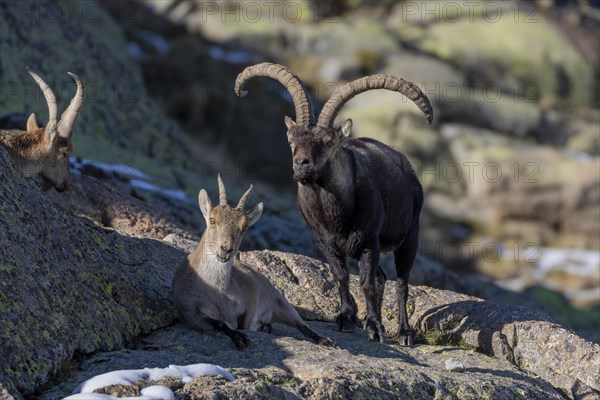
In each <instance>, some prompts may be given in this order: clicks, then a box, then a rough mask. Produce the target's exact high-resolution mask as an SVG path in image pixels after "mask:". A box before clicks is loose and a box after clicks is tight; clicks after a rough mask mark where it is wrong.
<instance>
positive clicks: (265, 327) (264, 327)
mask: <svg viewBox="0 0 600 400" xmlns="http://www.w3.org/2000/svg"><path fill="white" fill-rule="evenodd" d="M258 330H259V331H261V332H267V333H273V326H272V325H271V324H269V323H266V322H259V326H258Z"/></svg>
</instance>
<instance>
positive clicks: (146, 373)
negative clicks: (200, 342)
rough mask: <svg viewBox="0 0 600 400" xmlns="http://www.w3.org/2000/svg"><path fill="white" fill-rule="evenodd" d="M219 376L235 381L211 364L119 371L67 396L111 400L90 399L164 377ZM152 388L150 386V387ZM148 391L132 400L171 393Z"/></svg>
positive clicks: (187, 378) (82, 385) (156, 390)
mask: <svg viewBox="0 0 600 400" xmlns="http://www.w3.org/2000/svg"><path fill="white" fill-rule="evenodd" d="M215 375H217V376H218V375H220V376H223V377H224V378H225V379H227V380H229V381H233V380H235V377H234V376H233V375H232V374H231V373H229V372H228V371H226V370H225V369H223V368H222V367H219V366H218V365H213V364H193V365H184V366H179V365H169V366H168V367H167V368H144V369H130V370H121V371H112V372H107V373H106V374H102V375H97V376H95V377H93V378H91V379H88V380H87V381H85V382H83V383H82V384H80V385H79V386H77V387H76V388H75V390H74V391H73V394H74V396H69V397H67V399H69V400H77V399H82V400H83V399H90V400H92V399H96V398H97V399H112V397H91V396H95V394H93V392H94V390H97V389H100V388H103V387H106V386H112V385H126V386H129V385H131V384H132V383H135V382H138V381H159V380H161V379H162V378H165V377H171V378H181V380H182V381H183V382H184V383H188V382H191V381H192V379H194V378H196V377H198V376H215ZM150 388H152V386H151V387H150ZM150 388H146V389H149V390H147V391H146V392H144V391H142V395H143V396H142V397H134V399H149V400H151V399H166V400H169V397H166V398H164V397H150V396H159V395H160V396H163V395H164V394H165V393H167V394H168V392H166V391H165V390H164V389H166V390H168V391H169V392H171V393H173V392H172V391H171V390H169V389H167V388H163V387H156V386H154V388H153V389H150ZM78 394H86V395H85V397H77V396H78Z"/></svg>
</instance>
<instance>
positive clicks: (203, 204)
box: [198, 189, 212, 221]
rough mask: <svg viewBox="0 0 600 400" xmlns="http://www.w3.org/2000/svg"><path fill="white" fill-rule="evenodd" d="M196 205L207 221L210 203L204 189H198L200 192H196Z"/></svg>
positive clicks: (210, 207)
mask: <svg viewBox="0 0 600 400" xmlns="http://www.w3.org/2000/svg"><path fill="white" fill-rule="evenodd" d="M198 205H199V206H200V212H202V215H203V216H204V219H205V220H207V221H208V218H209V214H210V210H212V203H211V202H210V199H209V198H208V193H206V190H204V189H202V190H200V193H198Z"/></svg>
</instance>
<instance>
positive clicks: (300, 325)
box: [273, 297, 336, 346]
mask: <svg viewBox="0 0 600 400" xmlns="http://www.w3.org/2000/svg"><path fill="white" fill-rule="evenodd" d="M273 322H281V323H282V324H286V325H288V326H292V327H294V328H296V329H298V330H299V331H300V332H301V333H302V334H303V335H304V337H305V338H306V339H308V340H310V341H311V342H313V343H316V344H319V345H322V346H335V345H336V344H335V342H334V341H333V340H331V339H329V338H328V337H324V336H321V335H319V334H318V333H317V332H315V331H314V330H312V329H311V328H310V327H309V326H308V325H307V324H306V322H304V321H303V320H302V318H301V317H300V315H299V314H298V311H296V309H295V308H294V306H292V305H291V304H290V303H289V302H288V301H287V300H286V299H285V298H283V297H280V298H279V299H277V306H276V308H275V311H274V312H273Z"/></svg>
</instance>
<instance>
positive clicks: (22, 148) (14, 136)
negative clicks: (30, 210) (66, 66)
mask: <svg viewBox="0 0 600 400" xmlns="http://www.w3.org/2000/svg"><path fill="white" fill-rule="evenodd" d="M27 71H28V72H29V74H30V75H31V76H32V77H33V79H34V80H35V82H36V83H37V84H38V86H39V87H40V89H41V90H42V92H43V93H44V97H45V99H46V103H47V105H48V118H49V119H48V124H46V127H43V128H40V127H39V126H38V124H37V121H36V117H35V114H31V115H30V116H29V119H28V120H27V130H25V131H23V130H18V129H12V130H0V144H1V145H3V146H4V147H5V148H6V149H7V151H8V153H9V154H10V155H11V157H12V159H13V160H14V162H15V163H16V165H17V166H18V167H19V169H20V170H21V171H22V172H23V173H24V174H25V175H26V176H34V175H37V174H40V175H41V176H42V177H43V178H44V179H45V180H46V181H47V182H49V183H50V184H52V186H54V188H55V189H56V190H58V191H61V192H62V191H64V190H66V189H67V188H68V187H69V184H70V181H71V175H70V173H69V157H70V156H71V153H72V151H73V146H72V144H71V136H72V134H73V125H74V124H75V120H76V119H77V116H78V115H79V111H80V109H81V106H82V104H83V97H84V88H83V84H82V83H81V80H80V79H79V77H78V76H77V75H75V74H73V73H71V72H68V74H69V76H71V78H73V80H74V81H75V83H76V84H77V92H76V93H75V96H74V97H73V99H72V100H71V103H70V104H69V107H67V109H66V110H65V112H64V113H63V114H62V116H61V117H60V119H58V117H57V105H56V97H55V96H54V93H53V92H52V89H50V87H49V86H48V85H47V84H46V82H44V80H43V79H42V78H40V77H39V76H38V75H37V74H36V73H34V72H33V71H31V70H30V69H29V67H27Z"/></svg>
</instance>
